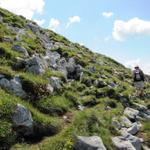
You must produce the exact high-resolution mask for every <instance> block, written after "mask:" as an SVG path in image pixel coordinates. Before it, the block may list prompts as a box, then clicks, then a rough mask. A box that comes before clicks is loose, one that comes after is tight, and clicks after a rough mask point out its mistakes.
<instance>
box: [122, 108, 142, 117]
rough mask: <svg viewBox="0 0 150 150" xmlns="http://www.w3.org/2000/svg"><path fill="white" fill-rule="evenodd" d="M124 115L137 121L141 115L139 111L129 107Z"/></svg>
mask: <svg viewBox="0 0 150 150" xmlns="http://www.w3.org/2000/svg"><path fill="white" fill-rule="evenodd" d="M124 115H125V116H127V117H128V118H129V119H137V118H138V115H139V111H138V110H136V109H133V108H129V107H127V108H126V109H125V110H124Z"/></svg>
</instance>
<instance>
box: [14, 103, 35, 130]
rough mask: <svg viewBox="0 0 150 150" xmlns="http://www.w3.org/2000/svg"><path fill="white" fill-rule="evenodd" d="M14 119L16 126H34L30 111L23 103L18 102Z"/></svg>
mask: <svg viewBox="0 0 150 150" xmlns="http://www.w3.org/2000/svg"><path fill="white" fill-rule="evenodd" d="M12 121H13V124H14V125H15V126H26V127H32V125H33V119H32V116H31V113H30V111H29V110H28V109H27V108H26V107H25V106H23V105H22V104H17V106H16V110H15V112H14V114H13V116H12Z"/></svg>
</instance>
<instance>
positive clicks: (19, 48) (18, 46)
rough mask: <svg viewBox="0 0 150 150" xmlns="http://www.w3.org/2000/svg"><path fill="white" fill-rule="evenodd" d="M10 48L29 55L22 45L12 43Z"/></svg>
mask: <svg viewBox="0 0 150 150" xmlns="http://www.w3.org/2000/svg"><path fill="white" fill-rule="evenodd" d="M12 49H13V50H15V51H17V52H19V53H23V54H24V55H25V56H26V57H28V56H29V54H28V51H27V50H26V49H25V48H24V47H23V46H20V45H13V46H12Z"/></svg>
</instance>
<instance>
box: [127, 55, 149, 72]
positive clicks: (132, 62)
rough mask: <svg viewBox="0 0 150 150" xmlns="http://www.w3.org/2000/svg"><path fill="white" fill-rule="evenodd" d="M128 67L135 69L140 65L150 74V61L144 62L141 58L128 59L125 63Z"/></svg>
mask: <svg viewBox="0 0 150 150" xmlns="http://www.w3.org/2000/svg"><path fill="white" fill-rule="evenodd" d="M124 65H125V66H126V67H128V68H131V69H132V70H133V69H134V67H135V66H137V65H138V66H139V67H140V68H141V69H142V70H143V71H144V73H145V74H149V75H150V63H149V62H143V61H142V60H141V59H139V58H138V59H133V60H128V61H127V62H125V64H124Z"/></svg>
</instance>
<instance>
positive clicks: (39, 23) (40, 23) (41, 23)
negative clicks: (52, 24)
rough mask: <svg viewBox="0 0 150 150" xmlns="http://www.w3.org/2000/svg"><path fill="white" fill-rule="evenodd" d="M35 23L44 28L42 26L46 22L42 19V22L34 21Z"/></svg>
mask: <svg viewBox="0 0 150 150" xmlns="http://www.w3.org/2000/svg"><path fill="white" fill-rule="evenodd" d="M34 21H35V22H36V23H37V24H38V25H39V26H42V25H43V24H44V23H45V20H44V19H42V20H37V19H34Z"/></svg>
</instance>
